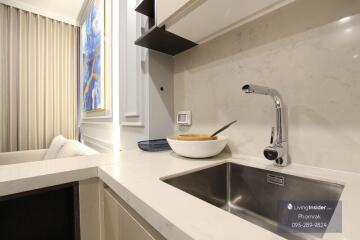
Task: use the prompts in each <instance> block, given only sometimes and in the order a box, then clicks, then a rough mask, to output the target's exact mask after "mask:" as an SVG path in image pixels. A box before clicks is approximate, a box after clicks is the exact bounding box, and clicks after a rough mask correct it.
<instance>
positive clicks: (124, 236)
mask: <svg viewBox="0 0 360 240" xmlns="http://www.w3.org/2000/svg"><path fill="white" fill-rule="evenodd" d="M104 225H105V226H104V229H105V240H163V239H165V238H163V237H162V236H161V235H160V234H159V233H158V232H157V231H156V230H155V229H154V228H153V227H151V226H150V224H149V223H147V222H145V220H144V219H143V218H142V217H141V216H140V215H139V214H138V213H136V212H135V211H134V210H133V209H131V208H130V206H129V205H127V203H125V201H124V200H122V199H121V198H120V197H119V196H117V195H115V194H114V193H113V192H112V191H111V190H109V189H105V190H104Z"/></svg>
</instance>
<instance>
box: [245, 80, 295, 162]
mask: <svg viewBox="0 0 360 240" xmlns="http://www.w3.org/2000/svg"><path fill="white" fill-rule="evenodd" d="M242 90H243V91H244V92H245V93H255V94H261V95H268V96H271V97H272V98H273V100H274V103H275V111H276V128H275V129H276V131H275V139H274V130H273V129H272V131H271V140H270V144H271V145H270V146H269V147H266V148H265V149H264V156H265V157H266V158H267V159H268V160H272V161H275V165H276V166H281V167H284V166H287V165H288V163H289V162H288V145H287V139H286V126H285V115H284V104H283V101H282V98H281V96H280V93H279V92H278V91H277V90H276V89H273V88H268V87H263V86H257V85H252V84H246V85H244V86H243V87H242Z"/></svg>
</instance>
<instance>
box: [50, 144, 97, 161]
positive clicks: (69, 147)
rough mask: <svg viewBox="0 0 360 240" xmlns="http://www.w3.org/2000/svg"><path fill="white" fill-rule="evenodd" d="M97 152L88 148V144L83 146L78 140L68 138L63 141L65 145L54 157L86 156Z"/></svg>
mask: <svg viewBox="0 0 360 240" xmlns="http://www.w3.org/2000/svg"><path fill="white" fill-rule="evenodd" d="M97 153H98V152H97V151H95V150H93V149H92V148H89V147H88V146H85V145H84V144H82V143H80V142H78V141H75V140H68V142H67V143H65V145H64V146H63V147H62V148H61V149H60V151H59V153H58V154H57V155H56V158H67V157H77V156H86V155H93V154H97Z"/></svg>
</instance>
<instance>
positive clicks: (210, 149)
mask: <svg viewBox="0 0 360 240" xmlns="http://www.w3.org/2000/svg"><path fill="white" fill-rule="evenodd" d="M167 141H168V143H169V145H170V147H171V149H172V150H173V151H174V152H175V153H177V154H179V155H181V156H184V157H188V158H208V157H212V156H215V155H218V154H219V153H220V152H221V151H222V150H223V149H224V148H225V146H226V143H227V138H226V137H223V136H218V139H217V140H208V141H182V140H176V139H173V138H167Z"/></svg>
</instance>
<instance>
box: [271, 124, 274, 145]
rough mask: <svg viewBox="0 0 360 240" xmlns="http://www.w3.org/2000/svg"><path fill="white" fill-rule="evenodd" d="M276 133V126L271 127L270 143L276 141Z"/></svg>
mask: <svg viewBox="0 0 360 240" xmlns="http://www.w3.org/2000/svg"><path fill="white" fill-rule="evenodd" d="M274 134H275V127H272V128H271V135H270V144H273V143H274Z"/></svg>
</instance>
